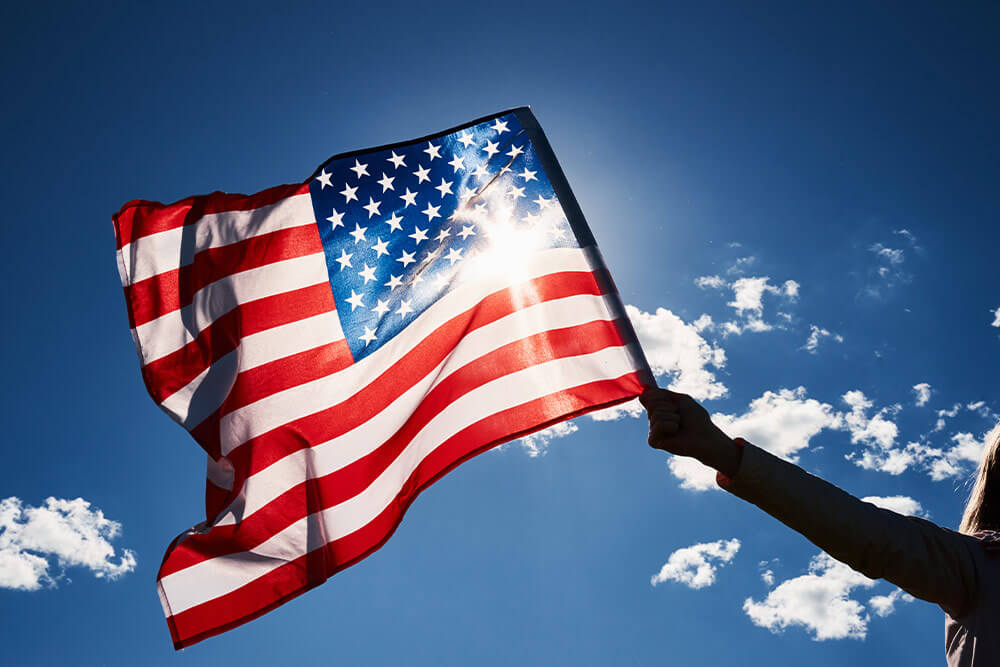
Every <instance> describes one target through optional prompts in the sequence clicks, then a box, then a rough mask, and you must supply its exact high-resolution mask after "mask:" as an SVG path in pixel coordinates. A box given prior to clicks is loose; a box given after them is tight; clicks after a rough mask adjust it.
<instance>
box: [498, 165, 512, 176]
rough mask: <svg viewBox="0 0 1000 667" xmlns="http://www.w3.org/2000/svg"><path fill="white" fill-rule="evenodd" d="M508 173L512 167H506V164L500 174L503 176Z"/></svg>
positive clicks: (501, 168)
mask: <svg viewBox="0 0 1000 667" xmlns="http://www.w3.org/2000/svg"><path fill="white" fill-rule="evenodd" d="M508 171H510V165H506V164H505V165H504V166H502V167H500V174H501V175H503V174H506V173H507V172H508Z"/></svg>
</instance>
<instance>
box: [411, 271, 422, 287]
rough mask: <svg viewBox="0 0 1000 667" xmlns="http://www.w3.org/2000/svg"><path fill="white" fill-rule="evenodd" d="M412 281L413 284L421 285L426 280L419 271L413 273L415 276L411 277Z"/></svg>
mask: <svg viewBox="0 0 1000 667" xmlns="http://www.w3.org/2000/svg"><path fill="white" fill-rule="evenodd" d="M410 282H411V283H413V285H412V286H416V285H419V284H420V283H422V282H424V277H423V276H422V275H420V274H419V273H415V274H413V277H412V278H410Z"/></svg>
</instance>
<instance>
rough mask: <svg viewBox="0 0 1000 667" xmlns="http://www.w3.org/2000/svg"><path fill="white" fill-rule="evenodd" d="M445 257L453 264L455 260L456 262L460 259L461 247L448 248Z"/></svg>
mask: <svg viewBox="0 0 1000 667" xmlns="http://www.w3.org/2000/svg"><path fill="white" fill-rule="evenodd" d="M445 259H447V260H448V261H449V262H451V263H452V265H453V266H454V264H455V262H457V261H458V260H460V259H462V250H461V248H452V249H451V250H449V251H448V256H447V257H445Z"/></svg>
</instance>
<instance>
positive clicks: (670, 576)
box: [649, 538, 740, 588]
mask: <svg viewBox="0 0 1000 667" xmlns="http://www.w3.org/2000/svg"><path fill="white" fill-rule="evenodd" d="M739 550H740V541H739V540H737V539H736V538H733V539H731V540H719V541H717V542H706V543H704V544H693V545H691V546H689V547H684V548H683V549H678V550H677V551H675V552H673V553H672V554H670V556H669V557H668V558H667V562H666V563H664V564H663V567H661V568H660V571H659V572H657V573H656V574H654V575H653V576H652V577H650V579H649V583H650V584H652V585H653V586H656V585H657V584H662V583H663V582H665V581H676V582H677V583H680V584H684V585H685V586H687V587H689V588H705V587H706V586H711V585H712V584H714V583H715V573H716V571H717V570H718V569H719V567H721V566H723V565H725V564H727V563H729V562H730V561H731V560H733V558H734V557H735V556H736V552H738V551H739Z"/></svg>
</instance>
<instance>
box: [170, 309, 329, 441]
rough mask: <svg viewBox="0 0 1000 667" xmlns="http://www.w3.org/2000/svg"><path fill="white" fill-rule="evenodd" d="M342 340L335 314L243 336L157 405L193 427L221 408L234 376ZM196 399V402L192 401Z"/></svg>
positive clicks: (189, 426)
mask: <svg viewBox="0 0 1000 667" xmlns="http://www.w3.org/2000/svg"><path fill="white" fill-rule="evenodd" d="M343 339H344V332H343V330H342V329H341V328H340V317H339V316H338V315H337V312H336V311H330V312H328V313H321V314H319V315H315V316H313V317H307V318H306V319H303V320H296V321H295V322H290V323H288V324H283V325H281V326H277V327H272V328H270V329H265V330H264V331H259V332H257V333H255V334H251V335H249V336H245V337H243V338H241V339H240V344H239V346H238V347H237V348H236V349H235V350H233V351H232V352H230V353H228V354H226V355H224V356H222V357H220V358H219V359H218V360H216V361H214V362H213V363H212V365H211V366H210V367H209V368H207V369H206V370H205V371H203V372H202V373H201V374H200V375H198V377H196V378H195V379H193V380H191V382H189V383H188V384H187V385H185V386H184V387H181V388H180V389H178V390H177V391H176V392H174V393H173V394H171V395H170V396H168V397H167V398H166V399H164V400H163V402H162V403H161V404H160V405H161V406H162V407H163V409H164V410H166V411H167V413H168V414H169V415H170V416H171V417H173V418H174V419H175V420H177V421H178V422H180V423H181V424H182V425H183V426H184V427H185V428H188V429H190V428H193V427H194V426H196V425H198V424H200V423H201V422H202V421H203V420H204V419H205V418H206V417H207V416H208V415H210V414H212V413H213V412H215V411H216V410H217V409H218V408H219V406H221V405H222V402H223V401H224V400H226V396H228V395H229V390H230V389H231V388H232V386H233V383H234V382H235V381H236V376H237V375H239V374H240V373H242V372H243V371H247V370H250V369H251V368H256V367H257V366H260V365H262V364H266V363H269V362H272V361H275V360H277V359H282V358H284V357H288V356H291V355H293V354H298V353H299V352H304V351H306V350H311V349H313V348H315V347H319V346H320V345H327V344H330V343H335V342H337V341H341V340H343ZM206 379H208V380H209V382H208V383H206ZM195 396H197V399H196V400H194V401H192V398H193V397H195Z"/></svg>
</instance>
